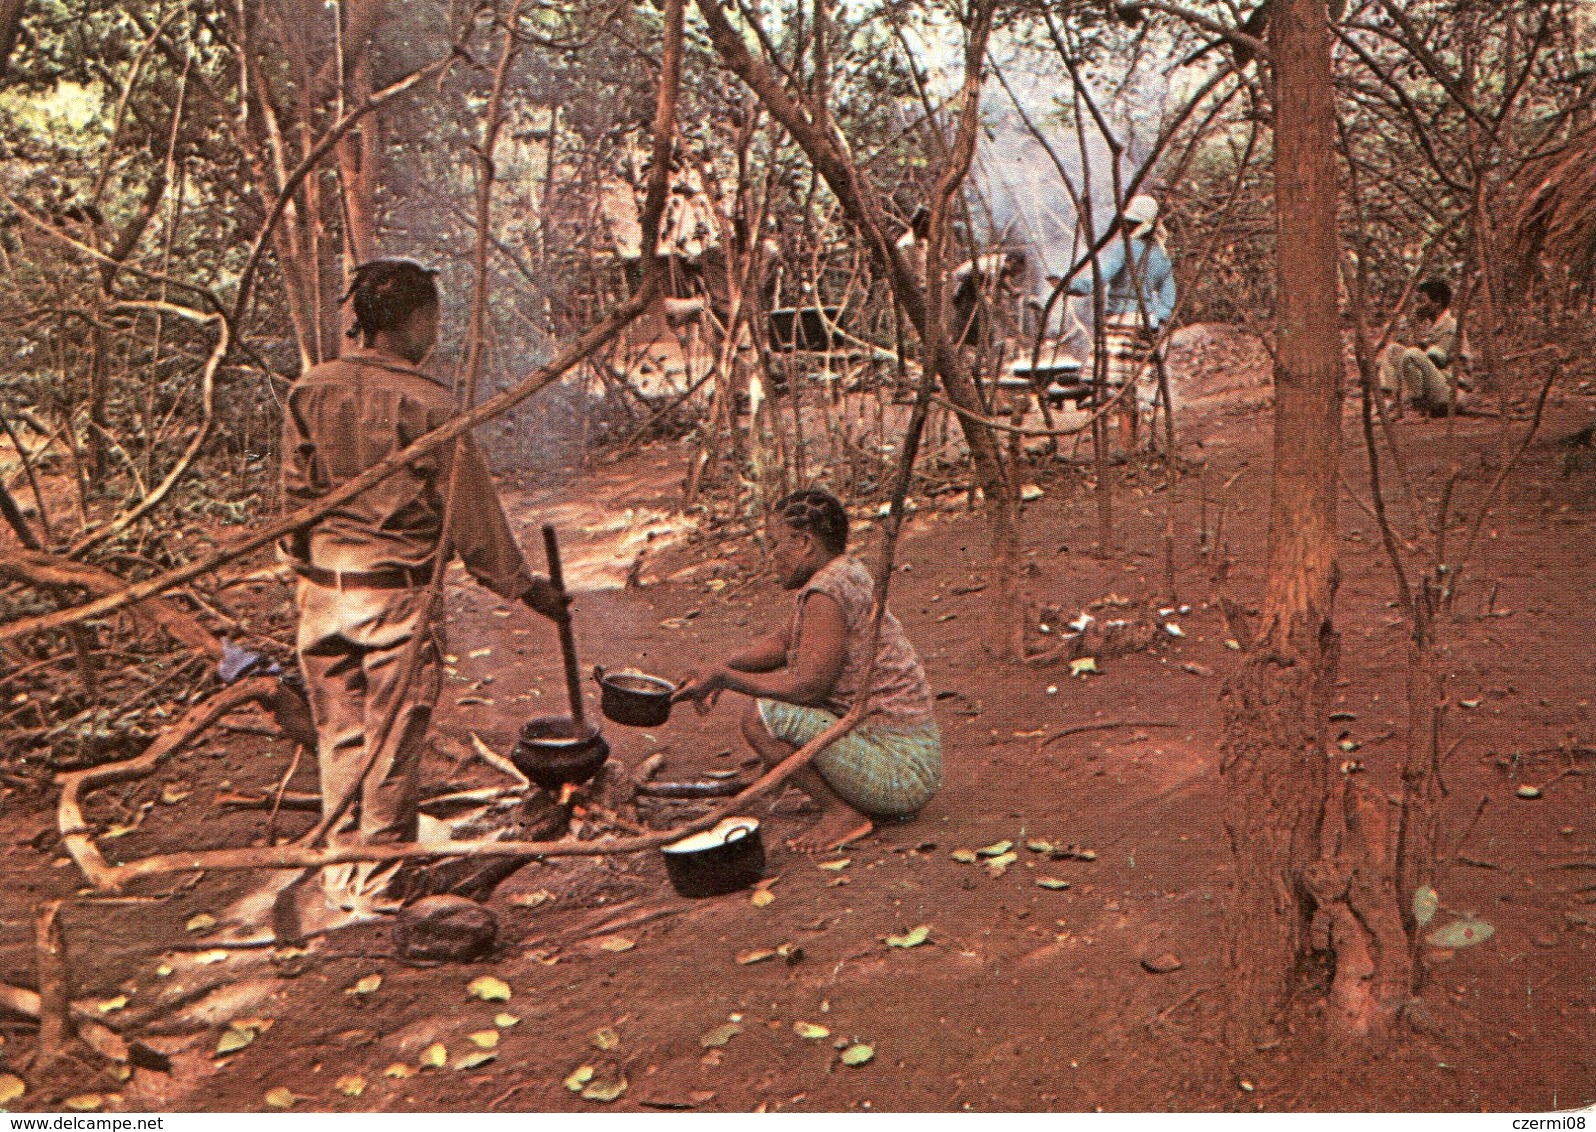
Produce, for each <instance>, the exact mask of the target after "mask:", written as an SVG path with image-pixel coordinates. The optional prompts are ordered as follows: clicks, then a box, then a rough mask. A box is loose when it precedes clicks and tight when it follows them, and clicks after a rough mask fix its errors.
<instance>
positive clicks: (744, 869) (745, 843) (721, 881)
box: [661, 818, 765, 897]
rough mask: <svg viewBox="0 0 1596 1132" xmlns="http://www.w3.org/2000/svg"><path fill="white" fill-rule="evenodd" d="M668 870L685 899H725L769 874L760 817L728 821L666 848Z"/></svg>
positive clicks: (677, 889) (675, 886) (666, 867)
mask: <svg viewBox="0 0 1596 1132" xmlns="http://www.w3.org/2000/svg"><path fill="white" fill-rule="evenodd" d="M661 852H662V853H663V854H664V855H665V871H666V872H667V873H669V874H670V878H671V887H672V888H674V889H675V890H676V891H677V892H678V893H679V894H680V895H682V896H692V897H697V896H721V895H724V894H725V893H728V892H736V891H737V890H738V889H739V888H747V887H748V886H749V885H751V884H753V883H754V882H756V881H758V880H760V879H761V878H763V877H764V875H765V843H764V841H763V840H762V839H761V838H760V836H759V819H758V818H725V819H723V820H722V821H721V823H720V824H719V825H717V826H715V828H714V829H706V830H703V831H701V832H699V833H690V834H688V835H687V836H686V837H684V838H682V839H681V840H680V841H673V842H671V843H670V844H669V845H666V846H665V847H664V848H663V849H661Z"/></svg>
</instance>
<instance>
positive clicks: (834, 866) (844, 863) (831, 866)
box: [817, 857, 853, 873]
mask: <svg viewBox="0 0 1596 1132" xmlns="http://www.w3.org/2000/svg"><path fill="white" fill-rule="evenodd" d="M851 864H853V860H852V858H849V857H843V858H842V859H841V860H838V861H819V862H817V865H818V867H819V868H822V869H826V870H827V871H829V872H833V873H840V872H841V871H842V870H843V869H846V868H847V867H848V866H849V865H851Z"/></svg>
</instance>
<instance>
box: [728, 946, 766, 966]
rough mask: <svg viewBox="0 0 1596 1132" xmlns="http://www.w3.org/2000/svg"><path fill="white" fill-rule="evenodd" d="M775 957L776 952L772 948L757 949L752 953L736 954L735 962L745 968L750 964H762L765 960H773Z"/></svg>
mask: <svg viewBox="0 0 1596 1132" xmlns="http://www.w3.org/2000/svg"><path fill="white" fill-rule="evenodd" d="M775 955H776V952H775V950H774V949H773V948H758V949H756V950H754V951H739V952H738V953H737V962H738V963H740V964H742V965H743V966H744V967H746V966H748V965H749V964H750V963H762V962H764V961H765V960H766V959H773V958H775Z"/></svg>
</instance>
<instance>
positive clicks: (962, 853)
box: [948, 849, 977, 865]
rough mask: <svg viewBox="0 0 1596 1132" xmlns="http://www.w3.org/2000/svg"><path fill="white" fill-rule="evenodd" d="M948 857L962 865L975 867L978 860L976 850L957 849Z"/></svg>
mask: <svg viewBox="0 0 1596 1132" xmlns="http://www.w3.org/2000/svg"><path fill="white" fill-rule="evenodd" d="M948 856H950V857H952V858H953V859H954V860H955V861H957V862H959V864H961V865H973V864H975V862H976V860H977V858H976V855H975V850H974V849H955V850H954V851H953V852H951V853H949V854H948Z"/></svg>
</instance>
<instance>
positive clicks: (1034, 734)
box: [1014, 727, 1047, 739]
mask: <svg viewBox="0 0 1596 1132" xmlns="http://www.w3.org/2000/svg"><path fill="white" fill-rule="evenodd" d="M1046 735H1047V728H1045V727H1038V728H1037V729H1036V730H1035V731H1016V732H1015V733H1014V737H1015V738H1016V739H1041V738H1043V737H1044V736H1046Z"/></svg>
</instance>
